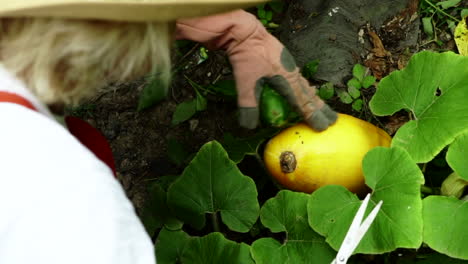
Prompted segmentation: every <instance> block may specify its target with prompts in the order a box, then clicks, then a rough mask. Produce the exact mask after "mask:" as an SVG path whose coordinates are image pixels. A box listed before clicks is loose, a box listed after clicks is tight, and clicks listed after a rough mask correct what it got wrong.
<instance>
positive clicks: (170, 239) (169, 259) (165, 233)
mask: <svg viewBox="0 0 468 264" xmlns="http://www.w3.org/2000/svg"><path fill="white" fill-rule="evenodd" d="M190 240H192V238H191V237H190V236H189V235H187V234H186V233H185V232H184V231H182V230H177V231H170V230H168V229H166V228H163V229H162V230H161V232H159V236H158V240H157V241H156V257H157V261H158V263H159V264H174V263H181V262H180V261H181V259H182V253H183V252H184V249H185V247H186V245H187V244H188V242H189V241H190Z"/></svg>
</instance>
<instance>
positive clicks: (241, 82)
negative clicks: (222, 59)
mask: <svg viewBox="0 0 468 264" xmlns="http://www.w3.org/2000/svg"><path fill="white" fill-rule="evenodd" d="M176 38H177V39H189V40H193V41H196V42H200V43H203V44H204V45H205V46H206V47H207V48H209V49H223V50H225V51H226V52H227V54H228V56H229V60H230V62H231V65H232V67H233V70H234V77H235V80H236V84H237V92H238V104H239V108H240V109H239V110H240V120H239V121H240V125H241V126H243V127H246V128H255V127H257V125H258V122H259V109H258V102H259V99H260V95H261V92H262V91H261V90H262V87H263V85H264V84H265V83H268V84H269V85H270V86H271V87H272V88H273V89H275V90H276V91H278V92H279V93H280V94H281V95H283V96H285V97H286V98H287V100H288V102H289V103H290V104H291V105H292V106H293V107H294V108H295V110H296V111H297V112H298V113H301V114H302V115H303V117H304V120H305V122H306V123H307V124H309V125H310V126H311V127H312V128H313V129H315V130H317V131H322V130H325V129H327V127H328V126H329V125H331V124H333V123H334V122H335V120H336V118H337V115H336V112H334V111H333V110H332V109H331V108H330V107H329V106H328V105H326V104H325V103H324V102H323V101H322V100H321V99H320V98H319V97H318V96H317V95H316V90H315V87H313V86H310V85H309V83H308V81H307V80H306V79H305V78H303V77H302V75H301V72H300V69H299V68H298V67H297V66H296V63H295V61H294V58H293V57H292V55H291V54H290V53H289V51H288V50H287V49H286V48H285V47H284V46H283V45H282V44H281V43H280V42H279V41H278V40H277V39H276V38H275V37H274V36H272V35H271V34H270V33H268V31H267V30H266V29H265V28H264V27H263V25H262V24H261V23H260V21H258V20H257V19H256V18H255V16H253V15H251V14H249V13H247V12H245V11H243V10H237V11H233V12H229V13H224V14H219V15H214V16H208V17H201V18H194V19H182V20H178V21H177V29H176Z"/></svg>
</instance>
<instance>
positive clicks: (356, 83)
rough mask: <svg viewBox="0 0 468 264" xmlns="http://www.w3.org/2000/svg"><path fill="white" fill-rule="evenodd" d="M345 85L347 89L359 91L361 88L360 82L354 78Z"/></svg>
mask: <svg viewBox="0 0 468 264" xmlns="http://www.w3.org/2000/svg"><path fill="white" fill-rule="evenodd" d="M346 85H347V86H348V88H350V87H352V88H355V89H361V87H362V86H361V82H360V81H359V80H358V79H356V78H352V79H351V80H349V81H348V83H347V84H346Z"/></svg>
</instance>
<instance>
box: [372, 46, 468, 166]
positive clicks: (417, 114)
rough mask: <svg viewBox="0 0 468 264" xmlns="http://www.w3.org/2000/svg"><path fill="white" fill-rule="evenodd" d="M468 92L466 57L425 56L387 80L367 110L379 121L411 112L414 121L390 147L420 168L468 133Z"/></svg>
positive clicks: (411, 62) (451, 54)
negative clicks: (396, 114)
mask: <svg viewBox="0 0 468 264" xmlns="http://www.w3.org/2000/svg"><path fill="white" fill-rule="evenodd" d="M447 69H450V70H447ZM466 87H468V57H464V56H460V55H457V54H455V53H452V52H445V53H434V52H430V51H423V52H420V53H418V54H416V55H414V56H413V57H412V58H411V60H410V62H409V64H408V66H407V67H406V68H405V69H403V70H401V71H394V72H392V73H391V74H390V75H389V76H387V77H385V78H383V79H382V80H381V81H380V83H379V88H378V89H377V92H376V93H375V95H374V97H373V98H372V100H371V101H370V104H369V105H370V108H371V110H372V112H373V113H374V114H375V115H379V116H382V115H392V114H393V113H396V112H398V111H400V110H401V109H405V110H408V111H411V113H412V114H413V116H414V119H415V120H413V121H410V122H408V123H406V124H405V125H404V126H402V127H401V128H400V129H399V130H398V131H397V133H396V135H395V136H394V137H393V140H392V146H399V147H402V148H404V149H406V150H407V151H408V152H409V153H410V155H411V156H412V157H413V159H414V160H415V161H416V162H418V163H422V162H428V161H430V160H432V159H433V158H434V157H435V156H436V155H437V154H438V153H439V152H440V151H441V150H442V149H443V148H444V147H445V146H447V145H448V144H449V143H451V142H452V141H453V140H454V139H455V138H456V137H457V136H458V135H460V134H461V133H463V132H464V131H465V130H466V129H467V128H468V126H467V124H468V115H467V114H466V113H468V104H467V103H466V100H467V99H468V89H466Z"/></svg>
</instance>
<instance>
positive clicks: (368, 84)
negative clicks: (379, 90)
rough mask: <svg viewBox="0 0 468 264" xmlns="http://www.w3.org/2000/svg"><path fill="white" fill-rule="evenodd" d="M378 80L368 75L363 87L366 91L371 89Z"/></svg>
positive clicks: (363, 81)
mask: <svg viewBox="0 0 468 264" xmlns="http://www.w3.org/2000/svg"><path fill="white" fill-rule="evenodd" d="M375 81H376V79H375V77H374V76H372V75H368V76H366V77H364V80H362V87H363V88H364V89H367V88H369V87H371V86H372V85H374V83H375Z"/></svg>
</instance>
